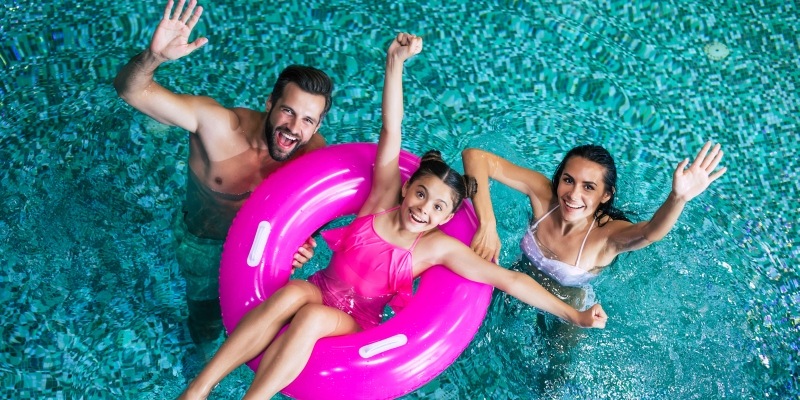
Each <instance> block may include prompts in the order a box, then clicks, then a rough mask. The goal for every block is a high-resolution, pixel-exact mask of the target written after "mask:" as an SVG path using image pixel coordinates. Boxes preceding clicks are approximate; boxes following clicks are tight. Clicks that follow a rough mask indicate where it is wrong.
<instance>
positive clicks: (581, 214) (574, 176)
mask: <svg viewBox="0 0 800 400" xmlns="http://www.w3.org/2000/svg"><path fill="white" fill-rule="evenodd" d="M605 174H606V169H605V168H604V167H603V166H602V165H600V164H598V163H596V162H593V161H589V160H587V159H585V158H583V157H572V158H570V159H569V160H567V164H566V165H565V166H564V172H562V173H561V177H560V178H559V181H558V189H557V191H556V192H557V194H558V203H559V205H560V209H561V215H562V216H563V218H564V220H565V221H577V220H580V219H581V218H593V215H594V212H595V211H596V210H597V208H598V207H600V205H601V204H602V203H605V202H606V201H608V200H609V199H611V193H609V192H608V190H607V189H606V187H605V183H604V182H603V178H604V177H605Z"/></svg>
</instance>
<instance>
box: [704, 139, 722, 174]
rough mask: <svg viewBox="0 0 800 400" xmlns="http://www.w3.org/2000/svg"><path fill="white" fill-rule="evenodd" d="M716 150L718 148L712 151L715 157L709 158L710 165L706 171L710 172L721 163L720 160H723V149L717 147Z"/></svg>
mask: <svg viewBox="0 0 800 400" xmlns="http://www.w3.org/2000/svg"><path fill="white" fill-rule="evenodd" d="M717 146H719V145H717ZM714 150H716V151H715V152H714V153H712V154H713V155H714V158H712V159H711V160H709V162H708V165H707V166H706V171H708V172H711V171H713V170H715V169H716V168H717V165H719V162H720V161H722V155H723V154H724V152H723V151H722V150H719V147H715V148H714Z"/></svg>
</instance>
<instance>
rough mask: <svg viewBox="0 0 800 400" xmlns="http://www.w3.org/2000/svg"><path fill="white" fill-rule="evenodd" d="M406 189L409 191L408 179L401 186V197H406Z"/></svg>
mask: <svg viewBox="0 0 800 400" xmlns="http://www.w3.org/2000/svg"><path fill="white" fill-rule="evenodd" d="M406 191H408V181H405V182H403V186H402V187H401V188H400V198H403V199H405V198H406Z"/></svg>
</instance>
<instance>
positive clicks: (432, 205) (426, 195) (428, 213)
mask: <svg viewBox="0 0 800 400" xmlns="http://www.w3.org/2000/svg"><path fill="white" fill-rule="evenodd" d="M402 195H403V203H402V204H401V205H400V218H401V223H402V224H403V227H404V228H406V229H407V230H409V231H412V232H424V231H428V230H431V229H433V228H435V227H437V226H439V225H441V224H444V223H445V222H447V221H450V219H451V218H452V217H453V189H451V188H450V186H447V184H445V183H444V182H443V181H442V180H441V179H439V178H437V177H435V176H431V175H426V176H423V177H421V178H419V179H417V180H416V181H414V182H411V183H409V182H406V184H404V185H403V191H402Z"/></svg>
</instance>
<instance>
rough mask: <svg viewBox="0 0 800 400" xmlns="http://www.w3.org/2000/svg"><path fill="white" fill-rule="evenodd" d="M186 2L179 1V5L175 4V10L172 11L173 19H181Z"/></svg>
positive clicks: (183, 0)
mask: <svg viewBox="0 0 800 400" xmlns="http://www.w3.org/2000/svg"><path fill="white" fill-rule="evenodd" d="M185 2H186V1H185V0H180V1H178V5H177V6H175V12H173V13H172V18H171V19H173V20H180V19H181V15H182V14H183V3H185Z"/></svg>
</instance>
